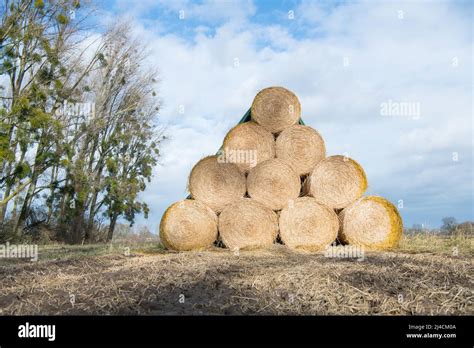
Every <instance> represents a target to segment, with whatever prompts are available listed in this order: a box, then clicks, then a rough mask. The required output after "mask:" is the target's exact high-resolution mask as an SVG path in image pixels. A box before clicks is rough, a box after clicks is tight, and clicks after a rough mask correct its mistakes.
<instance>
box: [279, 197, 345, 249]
mask: <svg viewBox="0 0 474 348" xmlns="http://www.w3.org/2000/svg"><path fill="white" fill-rule="evenodd" d="M338 230H339V220H338V218H337V215H336V213H335V212H334V210H333V209H330V208H328V207H326V206H324V205H322V204H320V203H318V202H317V201H316V199H314V198H313V197H300V198H297V199H295V200H294V201H290V202H289V203H288V205H287V206H286V207H285V208H283V210H282V211H281V214H280V238H281V241H282V242H283V243H284V244H286V245H287V246H288V247H290V248H292V249H302V250H308V251H316V250H322V249H324V248H325V247H326V246H327V245H330V244H331V243H332V242H334V241H335V240H336V237H337V232H338Z"/></svg>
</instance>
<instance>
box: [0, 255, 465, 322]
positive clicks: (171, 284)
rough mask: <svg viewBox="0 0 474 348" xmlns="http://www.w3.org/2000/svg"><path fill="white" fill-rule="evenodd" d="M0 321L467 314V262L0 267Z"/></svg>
mask: <svg viewBox="0 0 474 348" xmlns="http://www.w3.org/2000/svg"><path fill="white" fill-rule="evenodd" d="M0 279H1V283H0V314H3V315H6V314H14V315H27V314H124V315H125V314H132V315H133V314H156V315H162V314H189V315H199V314H267V315H268V314H293V315H302V314H321V315H324V314H432V315H437V314H439V315H441V314H474V308H473V305H472V303H473V292H472V281H473V267H472V261H471V259H470V258H468V257H453V256H440V255H431V254H403V253H392V252H390V253H380V252H378V253H368V254H367V255H366V257H365V259H364V260H363V261H357V260H355V259H335V258H327V257H325V256H324V255H322V254H299V253H295V252H292V251H289V250H288V249H286V248H285V247H283V246H275V247H274V248H272V249H270V250H264V251H261V250H260V251H241V252H240V254H239V255H235V254H234V253H233V252H231V251H227V250H222V249H216V250H212V251H203V252H189V253H165V252H163V253H160V254H154V255H144V254H143V255H131V256H129V257H126V256H119V255H108V256H107V255H106V256H94V257H87V258H83V259H75V260H66V261H55V260H51V261H47V262H42V263H30V264H24V263H22V264H18V265H14V266H4V267H0Z"/></svg>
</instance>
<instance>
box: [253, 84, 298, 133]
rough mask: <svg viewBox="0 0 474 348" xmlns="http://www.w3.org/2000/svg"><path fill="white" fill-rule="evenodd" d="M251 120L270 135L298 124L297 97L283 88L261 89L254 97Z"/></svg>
mask: <svg viewBox="0 0 474 348" xmlns="http://www.w3.org/2000/svg"><path fill="white" fill-rule="evenodd" d="M250 114H251V117H252V120H254V121H255V122H257V123H258V124H260V125H262V126H263V127H265V128H266V129H268V130H269V131H270V132H272V133H279V132H281V131H282V130H283V129H285V128H287V127H289V126H292V125H294V124H296V123H298V121H299V119H300V116H301V105H300V102H299V100H298V97H297V96H296V95H295V94H294V93H293V92H291V91H289V90H287V89H286V88H283V87H269V88H265V89H262V90H261V91H260V92H258V93H257V95H256V96H255V98H254V100H253V103H252V107H251V109H250Z"/></svg>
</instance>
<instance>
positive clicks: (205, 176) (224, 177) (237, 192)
mask: <svg viewBox="0 0 474 348" xmlns="http://www.w3.org/2000/svg"><path fill="white" fill-rule="evenodd" d="M188 186H189V192H190V193H191V196H192V197H193V198H194V199H197V200H199V201H201V202H203V203H204V204H206V205H207V206H208V207H210V208H211V209H213V210H214V211H215V212H220V211H222V209H224V207H225V205H226V204H229V203H231V202H233V201H235V200H236V199H239V198H242V197H243V196H244V195H245V192H246V190H247V186H246V179H245V175H244V174H243V173H242V172H241V171H240V170H239V168H238V167H237V166H236V165H235V164H233V163H220V161H219V158H218V156H208V157H205V158H203V159H202V160H200V161H199V162H198V163H197V164H196V165H195V166H194V167H193V169H192V170H191V174H190V176H189V185H188Z"/></svg>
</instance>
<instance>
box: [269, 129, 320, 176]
mask: <svg viewBox="0 0 474 348" xmlns="http://www.w3.org/2000/svg"><path fill="white" fill-rule="evenodd" d="M275 149H276V157H277V158H279V159H281V160H282V161H284V162H286V163H287V164H289V165H290V167H291V168H293V170H294V171H295V172H296V173H298V175H305V174H309V172H311V170H313V168H314V167H315V166H316V164H318V163H319V162H320V161H321V160H323V159H324V158H325V157H326V147H325V145H324V140H323V138H322V137H321V135H320V134H319V133H318V132H317V131H316V130H314V129H313V128H311V127H309V126H302V125H299V124H297V125H294V126H291V127H288V128H286V129H285V130H284V131H283V132H281V133H280V135H279V136H278V138H277V140H276V147H275Z"/></svg>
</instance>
